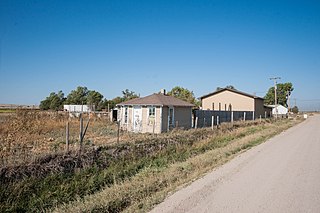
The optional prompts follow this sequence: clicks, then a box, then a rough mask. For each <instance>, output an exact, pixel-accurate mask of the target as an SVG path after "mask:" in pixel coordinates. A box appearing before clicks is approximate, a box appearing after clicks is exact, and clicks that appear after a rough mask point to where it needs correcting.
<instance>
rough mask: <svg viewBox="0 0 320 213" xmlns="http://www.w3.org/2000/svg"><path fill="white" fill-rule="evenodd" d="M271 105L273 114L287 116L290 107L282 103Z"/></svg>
mask: <svg viewBox="0 0 320 213" xmlns="http://www.w3.org/2000/svg"><path fill="white" fill-rule="evenodd" d="M269 107H272V114H273V115H280V116H286V115H287V114H288V109H287V108H286V107H284V106H282V105H280V104H277V106H276V105H269Z"/></svg>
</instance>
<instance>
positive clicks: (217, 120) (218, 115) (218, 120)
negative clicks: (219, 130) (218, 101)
mask: <svg viewBox="0 0 320 213" xmlns="http://www.w3.org/2000/svg"><path fill="white" fill-rule="evenodd" d="M218 126H219V115H218V116H217V127H218Z"/></svg>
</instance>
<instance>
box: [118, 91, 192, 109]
mask: <svg viewBox="0 0 320 213" xmlns="http://www.w3.org/2000/svg"><path fill="white" fill-rule="evenodd" d="M128 105H129V106H134V105H149V106H181V107H193V106H194V105H193V104H191V103H188V102H186V101H183V100H180V99H178V98H175V97H173V96H169V95H163V94H153V95H149V96H146V97H143V98H136V99H131V100H129V101H125V102H122V103H119V104H117V106H128Z"/></svg>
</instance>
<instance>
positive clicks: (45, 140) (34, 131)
mask: <svg viewBox="0 0 320 213" xmlns="http://www.w3.org/2000/svg"><path fill="white" fill-rule="evenodd" d="M0 117H1V118H2V122H0V165H14V164H19V163H20V162H25V161H26V160H33V159H34V158H35V157H37V156H41V155H46V154H52V153H56V152H61V151H63V150H64V149H65V134H66V133H65V132H66V130H65V129H66V123H67V122H69V125H70V150H74V149H77V148H78V144H79V143H78V142H79V119H78V118H69V116H68V114H67V113H57V112H39V111H30V110H17V112H16V113H11V114H6V115H3V116H2V115H0ZM87 120H88V116H87V115H85V116H84V123H86V121H87ZM115 141H116V125H114V124H112V123H110V122H109V121H108V119H106V118H98V117H96V116H92V115H91V119H90V124H89V128H88V131H87V134H86V136H85V143H86V145H89V146H94V145H103V144H108V143H112V142H115Z"/></svg>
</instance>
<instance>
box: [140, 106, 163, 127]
mask: <svg viewBox="0 0 320 213" xmlns="http://www.w3.org/2000/svg"><path fill="white" fill-rule="evenodd" d="M155 109H156V110H155V119H154V120H152V119H149V107H147V106H144V107H142V131H141V132H142V133H145V132H150V133H161V117H160V110H161V108H160V107H156V108H155Z"/></svg>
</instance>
